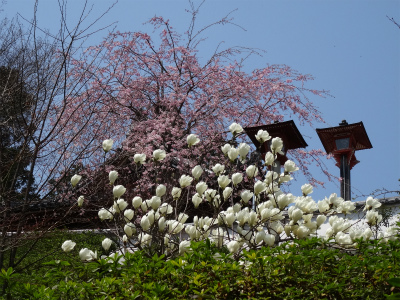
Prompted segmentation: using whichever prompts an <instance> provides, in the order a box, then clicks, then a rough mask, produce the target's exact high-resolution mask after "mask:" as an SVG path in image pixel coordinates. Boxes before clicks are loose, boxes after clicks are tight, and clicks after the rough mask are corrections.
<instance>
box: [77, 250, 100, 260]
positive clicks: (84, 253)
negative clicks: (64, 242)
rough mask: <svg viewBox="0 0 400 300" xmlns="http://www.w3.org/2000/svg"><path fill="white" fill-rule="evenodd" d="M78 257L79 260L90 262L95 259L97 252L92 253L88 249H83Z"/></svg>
mask: <svg viewBox="0 0 400 300" xmlns="http://www.w3.org/2000/svg"><path fill="white" fill-rule="evenodd" d="M79 257H80V259H81V260H92V259H96V258H97V252H93V251H91V250H89V249H88V248H83V249H81V251H79Z"/></svg>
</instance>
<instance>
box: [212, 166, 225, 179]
mask: <svg viewBox="0 0 400 300" xmlns="http://www.w3.org/2000/svg"><path fill="white" fill-rule="evenodd" d="M212 170H213V172H214V173H215V175H217V176H219V175H221V174H222V173H224V170H225V166H224V165H221V164H216V165H215V166H214V167H213V168H212Z"/></svg>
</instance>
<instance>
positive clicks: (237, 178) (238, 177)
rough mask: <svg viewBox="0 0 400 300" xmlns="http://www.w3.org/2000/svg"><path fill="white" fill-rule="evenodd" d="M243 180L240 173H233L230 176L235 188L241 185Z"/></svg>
mask: <svg viewBox="0 0 400 300" xmlns="http://www.w3.org/2000/svg"><path fill="white" fill-rule="evenodd" d="M242 180H243V175H242V173H234V174H232V183H233V185H234V186H237V185H238V184H239V183H241V182H242Z"/></svg>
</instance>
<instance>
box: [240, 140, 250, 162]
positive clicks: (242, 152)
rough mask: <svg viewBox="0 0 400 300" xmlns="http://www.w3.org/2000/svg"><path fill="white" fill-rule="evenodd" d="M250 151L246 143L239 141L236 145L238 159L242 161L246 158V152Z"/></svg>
mask: <svg viewBox="0 0 400 300" xmlns="http://www.w3.org/2000/svg"><path fill="white" fill-rule="evenodd" d="M249 151H250V146H249V145H248V144H246V143H240V144H239V147H238V152H239V155H240V160H241V161H244V160H245V159H246V156H247V154H248V153H249Z"/></svg>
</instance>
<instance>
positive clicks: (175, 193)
mask: <svg viewBox="0 0 400 300" xmlns="http://www.w3.org/2000/svg"><path fill="white" fill-rule="evenodd" d="M181 193H182V190H181V189H180V188H178V187H174V188H173V189H172V192H171V195H172V198H173V199H174V200H178V199H179V198H180V196H181Z"/></svg>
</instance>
